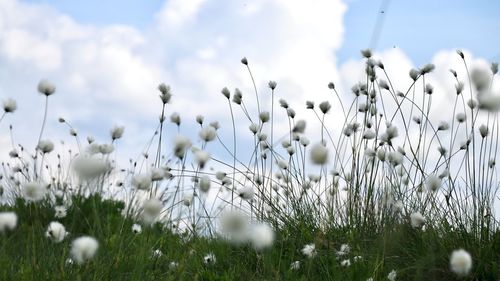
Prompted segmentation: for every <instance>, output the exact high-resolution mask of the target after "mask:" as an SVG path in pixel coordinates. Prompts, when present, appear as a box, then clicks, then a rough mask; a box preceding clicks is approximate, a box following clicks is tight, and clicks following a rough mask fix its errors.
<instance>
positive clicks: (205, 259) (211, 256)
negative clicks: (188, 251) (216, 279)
mask: <svg viewBox="0 0 500 281" xmlns="http://www.w3.org/2000/svg"><path fill="white" fill-rule="evenodd" d="M216 261H217V259H216V258H215V255H214V254H213V253H208V254H207V255H206V256H204V257H203V263H205V264H206V265H212V264H215V262H216Z"/></svg>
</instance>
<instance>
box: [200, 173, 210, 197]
mask: <svg viewBox="0 0 500 281" xmlns="http://www.w3.org/2000/svg"><path fill="white" fill-rule="evenodd" d="M211 183H212V181H211V180H210V177H209V176H207V175H205V176H202V177H200V178H199V182H198V187H199V188H200V191H201V192H205V193H206V192H208V191H209V190H210V185H211Z"/></svg>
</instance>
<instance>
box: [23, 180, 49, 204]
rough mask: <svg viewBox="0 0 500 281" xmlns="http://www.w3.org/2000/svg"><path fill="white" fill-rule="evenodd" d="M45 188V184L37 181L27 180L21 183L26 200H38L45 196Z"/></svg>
mask: <svg viewBox="0 0 500 281" xmlns="http://www.w3.org/2000/svg"><path fill="white" fill-rule="evenodd" d="M46 191H47V188H46V187H45V184H43V183H38V182H28V183H25V184H24V185H23V195H24V198H25V199H26V200H28V201H33V202H36V201H40V200H42V199H43V197H44V196H45V192H46Z"/></svg>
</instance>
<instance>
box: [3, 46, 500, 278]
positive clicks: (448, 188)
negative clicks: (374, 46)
mask: <svg viewBox="0 0 500 281" xmlns="http://www.w3.org/2000/svg"><path fill="white" fill-rule="evenodd" d="M361 54H362V56H363V57H364V59H365V66H364V73H365V78H364V79H363V80H362V81H360V82H359V83H357V84H356V85H353V86H352V89H351V93H339V92H338V89H337V88H336V86H335V83H334V82H330V83H328V81H325V87H328V88H329V89H330V90H331V98H330V99H329V100H325V101H304V103H303V104H302V105H301V106H303V107H304V109H307V110H308V111H309V112H312V116H314V118H313V119H311V118H302V117H301V116H300V115H299V114H297V113H296V111H295V110H294V109H293V108H292V107H291V105H289V104H288V102H287V101H286V100H285V99H282V98H280V97H282V96H285V95H282V94H280V91H279V84H278V83H276V82H274V81H270V82H269V83H268V90H267V91H266V92H262V91H259V90H258V89H259V87H258V84H260V83H261V82H262V81H255V80H254V76H253V74H252V68H251V62H250V61H249V60H247V59H246V58H243V59H242V60H241V64H242V71H244V72H246V73H248V77H249V79H248V81H249V85H250V86H251V87H253V89H254V91H253V92H249V93H245V94H243V93H242V91H240V90H238V89H235V90H229V89H227V88H224V89H222V91H221V95H220V99H221V101H223V102H225V103H226V105H227V116H228V119H229V120H231V122H230V123H229V124H232V126H230V127H229V128H222V127H221V126H220V125H219V123H218V122H211V123H208V122H206V121H205V117H204V116H203V115H199V116H197V117H196V120H184V119H182V122H181V116H180V115H179V114H177V113H175V112H172V110H171V109H170V107H169V105H170V103H171V101H172V100H173V99H174V98H175V96H174V97H173V96H172V92H175V89H171V88H170V87H169V86H168V85H166V84H160V85H159V87H158V89H157V90H155V89H151V94H155V91H156V94H158V95H159V99H158V111H159V113H160V118H159V123H158V125H157V127H156V128H155V129H154V130H153V131H152V132H144V135H145V136H147V135H148V134H150V137H145V140H144V143H145V149H144V150H143V152H142V154H141V155H140V156H136V155H132V156H130V158H131V159H133V160H130V162H129V163H120V161H117V160H116V159H117V156H116V153H118V152H116V151H115V148H116V147H119V145H120V140H121V139H122V138H125V137H126V128H125V127H121V126H117V127H114V128H112V129H111V131H110V135H109V139H108V141H107V142H103V143H98V142H97V141H95V140H94V139H93V138H92V137H86V136H80V135H79V134H78V133H77V128H74V127H73V126H72V125H71V122H70V120H65V119H64V118H62V117H61V118H59V122H60V125H61V126H67V128H68V129H69V132H70V136H71V137H72V138H73V139H74V142H75V147H76V148H77V149H76V150H73V151H71V150H69V151H68V150H64V149H60V148H58V145H57V140H53V139H51V138H50V136H48V135H46V134H45V124H46V119H47V110H48V109H47V108H48V106H49V105H50V102H51V100H52V99H57V96H58V94H57V90H56V84H57V81H47V80H42V81H41V82H40V83H39V84H38V92H39V95H40V96H41V97H43V103H42V104H41V105H40V106H44V107H45V116H43V117H41V118H43V122H42V125H41V128H39V130H40V131H39V133H38V132H35V133H36V134H34V135H33V138H37V143H38V145H37V147H36V148H31V147H24V146H23V145H22V143H16V142H14V135H15V130H14V129H13V128H12V127H10V130H9V131H6V129H5V128H8V127H7V126H6V125H5V123H7V122H9V119H10V118H20V117H18V116H16V114H15V113H16V109H17V104H16V101H15V100H14V99H11V98H8V97H2V98H3V99H4V102H3V109H4V114H3V115H2V117H1V119H0V122H2V123H0V124H1V125H3V126H2V128H3V129H2V130H3V131H2V132H1V134H3V135H5V136H9V137H10V139H11V140H12V141H11V142H12V144H11V145H12V147H10V148H3V149H4V150H5V151H9V152H8V155H4V156H3V158H2V159H3V162H2V173H1V187H0V188H1V190H0V195H1V198H0V203H1V205H0V280H391V281H394V280H500V222H499V213H498V210H495V207H498V206H499V203H500V197H499V196H500V194H499V192H498V188H499V179H498V169H497V167H496V159H497V151H498V149H499V143H498V141H499V129H500V128H499V120H498V111H499V110H500V95H499V93H495V91H494V90H493V89H495V87H494V86H495V85H494V78H495V75H496V74H497V72H498V64H496V63H492V64H491V65H490V66H471V65H469V64H468V58H467V57H466V56H465V55H464V53H463V52H462V51H457V57H456V59H457V60H459V61H461V62H462V65H463V67H462V68H461V69H452V70H450V71H449V79H450V81H451V82H452V83H453V84H454V85H455V88H454V89H453V93H454V94H453V97H452V98H451V100H453V102H452V103H450V104H449V105H448V106H449V109H451V111H452V112H453V113H452V114H451V115H449V116H445V117H446V118H445V119H442V116H441V115H436V114H434V113H435V112H436V111H438V112H439V111H440V110H441V111H442V109H441V108H439V107H436V106H435V105H434V104H433V97H434V96H435V95H444V94H445V93H439V92H436V93H434V87H433V85H431V84H429V83H428V82H427V81H428V77H429V76H432V75H434V71H435V69H434V68H435V67H434V65H432V64H427V65H424V66H422V67H421V68H419V69H411V70H409V76H410V77H411V80H412V81H413V83H411V84H410V85H407V86H406V88H400V89H398V88H394V86H393V85H394V84H393V82H394V81H392V80H391V77H389V76H388V75H387V72H386V67H387V68H390V67H391V66H390V65H387V66H386V65H384V64H383V62H381V61H379V60H377V59H375V58H373V57H372V52H371V51H370V50H363V51H362V52H361ZM53 83H56V84H53ZM34 95H35V94H34ZM346 96H349V97H350V98H349V99H345V98H342V97H346ZM254 109H255V110H254ZM449 109H448V111H450V110H449ZM448 111H447V112H448ZM240 113H241V114H242V115H243V116H244V118H245V119H246V121H247V122H246V123H242V122H241V120H239V119H236V118H235V116H236V115H237V114H240ZM200 114H203V112H200ZM284 116H285V117H284ZM436 116H438V117H439V118H436ZM277 120H281V121H279V122H278V121H277ZM283 120H285V122H283ZM170 123H172V124H173V125H174V126H175V127H176V128H177V130H175V129H174V130H172V129H171V128H172V127H171V126H170V125H172V124H170ZM167 124H168V125H169V126H167ZM283 124H285V125H284V126H283ZM181 126H189V127H190V129H191V130H195V129H196V130H197V131H198V135H197V136H196V137H195V138H193V137H188V136H186V135H183V134H182V133H181V130H180V129H179V128H180V127H181ZM241 127H247V128H248V131H247V132H248V133H247V134H246V135H241V134H240V133H239V132H240V130H237V128H241ZM222 130H223V131H225V132H230V134H227V133H226V134H219V132H220V131H222ZM227 136H230V137H227ZM243 143H244V145H245V146H246V147H249V148H247V149H244V150H241V148H240V149H238V148H237V147H238V146H239V145H242V144H243ZM248 144H250V145H248ZM216 147H217V148H216Z"/></svg>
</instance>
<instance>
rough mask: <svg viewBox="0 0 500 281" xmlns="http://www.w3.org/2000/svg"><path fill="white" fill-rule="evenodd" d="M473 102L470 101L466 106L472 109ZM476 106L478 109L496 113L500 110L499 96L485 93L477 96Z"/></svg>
mask: <svg viewBox="0 0 500 281" xmlns="http://www.w3.org/2000/svg"><path fill="white" fill-rule="evenodd" d="M473 103H474V101H473V100H470V102H469V103H467V105H469V107H472V105H474V104H473ZM477 105H479V108H480V109H483V110H486V111H490V112H498V111H499V110H500V96H499V95H498V93H495V94H493V93H491V92H485V93H483V94H481V95H480V96H478V98H477Z"/></svg>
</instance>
